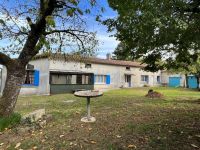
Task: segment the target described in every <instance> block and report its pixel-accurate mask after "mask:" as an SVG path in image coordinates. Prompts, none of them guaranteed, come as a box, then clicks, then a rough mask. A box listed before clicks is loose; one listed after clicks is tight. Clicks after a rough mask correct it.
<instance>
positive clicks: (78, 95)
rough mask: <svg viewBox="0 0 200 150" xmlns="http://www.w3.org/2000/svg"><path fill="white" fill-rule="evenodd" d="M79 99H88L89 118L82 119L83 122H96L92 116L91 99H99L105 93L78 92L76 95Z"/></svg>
mask: <svg viewBox="0 0 200 150" xmlns="http://www.w3.org/2000/svg"><path fill="white" fill-rule="evenodd" d="M74 95H75V96H77V97H85V98H87V116H86V117H83V118H82V119H81V121H82V122H95V121H96V119H95V117H92V116H91V115H90V98H94V97H99V96H102V95H103V92H100V91H91V90H88V91H78V92H75V93H74Z"/></svg>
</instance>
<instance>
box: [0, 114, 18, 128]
mask: <svg viewBox="0 0 200 150" xmlns="http://www.w3.org/2000/svg"><path fill="white" fill-rule="evenodd" d="M20 120H21V115H20V114H18V113H13V114H12V115H10V116H9V117H2V118H0V131H3V130H4V129H5V128H12V127H14V126H16V125H18V124H19V123H20Z"/></svg>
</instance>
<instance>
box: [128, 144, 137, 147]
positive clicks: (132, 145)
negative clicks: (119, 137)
mask: <svg viewBox="0 0 200 150" xmlns="http://www.w3.org/2000/svg"><path fill="white" fill-rule="evenodd" d="M128 148H137V147H136V146H135V145H134V144H130V145H128Z"/></svg>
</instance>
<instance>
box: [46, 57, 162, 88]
mask: <svg viewBox="0 0 200 150" xmlns="http://www.w3.org/2000/svg"><path fill="white" fill-rule="evenodd" d="M49 69H50V71H61V72H87V73H94V75H110V78H111V83H110V84H95V85H94V88H95V89H109V88H120V87H125V86H126V85H125V74H130V75H131V87H140V86H143V85H145V84H146V83H144V82H141V75H148V76H149V84H148V85H150V86H156V85H159V83H157V76H160V75H161V74H160V71H159V72H156V73H152V72H146V71H143V70H141V69H140V68H136V67H130V70H126V66H116V65H105V64H92V66H91V68H85V63H80V62H65V61H53V60H50V66H49Z"/></svg>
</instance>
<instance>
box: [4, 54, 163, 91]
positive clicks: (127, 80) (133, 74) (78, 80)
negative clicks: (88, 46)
mask: <svg viewBox="0 0 200 150" xmlns="http://www.w3.org/2000/svg"><path fill="white" fill-rule="evenodd" d="M143 67H144V65H142V64H141V63H139V62H133V61H121V60H112V59H111V57H110V55H107V59H100V58H83V59H77V58H76V59H74V58H72V57H71V58H69V59H66V58H65V57H63V58H54V59H52V58H51V57H49V56H45V55H43V56H37V57H35V59H34V60H32V61H30V62H29V64H28V65H27V73H26V80H25V82H24V84H23V85H22V88H21V91H20V94H23V95H24V94H25V95H28V94H30V95H32V94H36V95H50V94H58V93H67V92H73V91H75V90H82V89H85V90H93V89H95V90H105V89H114V88H129V87H142V86H158V85H160V84H161V72H160V71H158V72H156V73H152V72H146V71H144V70H142V68H143ZM5 80H6V68H5V67H3V71H2V87H1V92H2V90H3V88H4V85H5Z"/></svg>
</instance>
